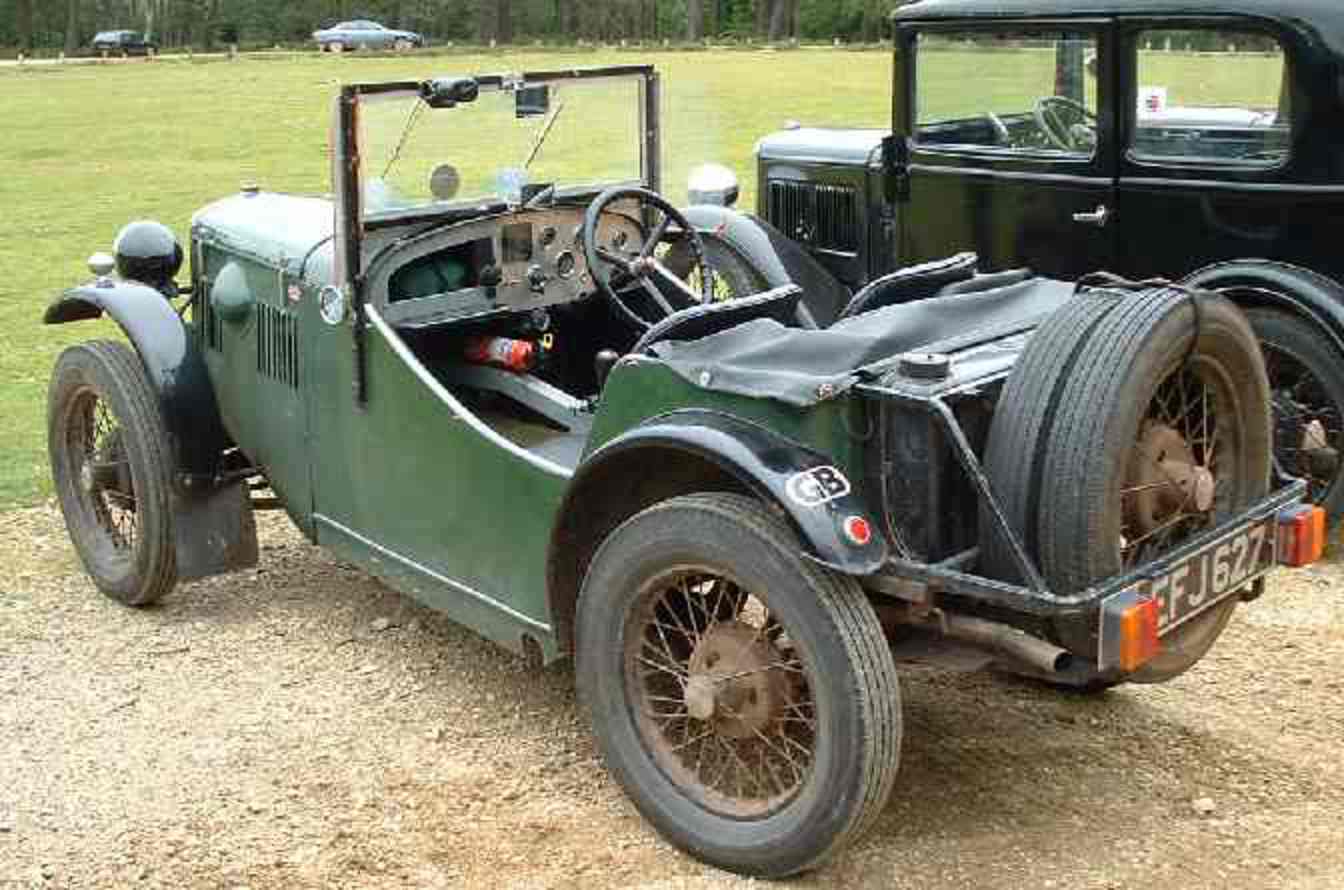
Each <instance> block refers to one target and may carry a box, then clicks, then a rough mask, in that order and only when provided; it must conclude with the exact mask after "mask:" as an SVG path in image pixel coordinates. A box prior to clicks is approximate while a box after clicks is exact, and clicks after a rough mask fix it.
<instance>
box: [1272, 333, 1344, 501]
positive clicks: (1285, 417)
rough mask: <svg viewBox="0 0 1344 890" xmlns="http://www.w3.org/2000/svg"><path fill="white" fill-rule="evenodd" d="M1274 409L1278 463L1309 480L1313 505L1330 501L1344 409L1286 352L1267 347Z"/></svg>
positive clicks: (1343, 436) (1343, 432)
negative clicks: (1327, 498) (1326, 499)
mask: <svg viewBox="0 0 1344 890" xmlns="http://www.w3.org/2000/svg"><path fill="white" fill-rule="evenodd" d="M1261 350H1262V351H1263V352H1264V356H1265V368H1266V371H1267V372H1268V375H1269V383H1270V388H1271V390H1272V392H1273V395H1272V397H1271V399H1272V405H1273V408H1274V457H1275V459H1276V460H1277V461H1278V463H1279V466H1280V467H1281V468H1282V469H1283V471H1284V472H1285V473H1288V474H1290V475H1293V476H1301V477H1302V478H1304V479H1306V480H1307V482H1308V484H1309V485H1310V486H1311V488H1310V496H1311V499H1312V500H1313V501H1315V502H1317V503H1320V502H1322V501H1324V500H1325V498H1326V496H1327V494H1328V493H1329V491H1330V489H1331V488H1332V487H1334V484H1335V481H1336V480H1337V479H1338V477H1339V455H1340V449H1341V448H1344V406H1341V405H1340V404H1339V403H1338V402H1336V401H1335V399H1334V398H1333V397H1332V396H1331V393H1330V391H1329V389H1327V387H1326V386H1325V384H1324V382H1323V381H1321V379H1320V378H1318V377H1317V376H1316V375H1315V374H1313V373H1312V371H1311V369H1310V368H1309V367H1308V366H1307V365H1306V363H1305V362H1303V360H1302V359H1301V358H1299V357H1298V356H1296V355H1294V354H1293V353H1292V352H1291V351H1289V350H1288V349H1287V348H1286V347H1285V346H1282V345H1277V344H1270V343H1262V344H1261Z"/></svg>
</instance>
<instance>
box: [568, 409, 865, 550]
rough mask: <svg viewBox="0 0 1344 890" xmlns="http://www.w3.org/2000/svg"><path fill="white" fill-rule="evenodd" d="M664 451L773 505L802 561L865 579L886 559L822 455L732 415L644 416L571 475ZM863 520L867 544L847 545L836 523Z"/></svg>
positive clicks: (849, 488) (578, 481)
mask: <svg viewBox="0 0 1344 890" xmlns="http://www.w3.org/2000/svg"><path fill="white" fill-rule="evenodd" d="M638 449H647V450H649V451H650V452H653V451H655V450H666V449H671V450H674V451H681V452H684V453H687V454H691V455H694V456H696V457H699V458H701V459H703V460H705V461H708V462H710V463H713V464H715V465H716V466H718V467H719V468H720V469H721V470H723V471H725V472H727V473H728V474H730V475H731V476H733V477H734V478H735V479H737V481H738V482H740V483H741V484H742V485H743V486H744V487H745V488H747V489H749V490H750V491H752V492H754V493H755V494H756V495H757V496H758V497H760V498H761V499H763V500H765V501H766V502H768V503H771V504H773V505H775V506H777V507H778V508H779V509H780V510H782V511H783V513H784V515H785V516H786V517H787V518H788V519H789V521H790V523H791V524H792V525H793V527H794V529H795V530H796V531H797V532H798V534H799V537H800V538H801V539H802V542H803V547H804V555H805V556H807V557H808V558H809V559H812V560H813V561H815V562H817V563H820V564H821V565H824V566H826V567H827V568H830V569H834V570H835V571H837V572H842V573H844V574H846V575H860V576H862V575H871V574H873V573H874V572H876V571H877V570H878V569H879V568H881V566H882V564H883V563H884V562H886V560H887V555H888V551H887V544H886V541H885V539H884V538H883V537H882V536H881V535H880V534H879V533H877V531H876V530H877V529H880V528H882V524H881V523H879V522H878V521H877V517H876V516H874V515H873V514H872V513H871V512H870V511H869V509H868V506H867V504H865V503H864V501H863V499H862V497H860V495H859V493H858V492H857V491H856V490H855V489H854V486H853V483H852V482H850V480H849V479H848V478H847V477H846V476H845V475H844V473H843V472H842V471H841V470H840V469H838V468H836V467H835V466H834V465H833V464H832V462H831V460H830V459H829V458H828V457H826V455H824V454H821V453H820V452H817V451H813V450H812V449H810V448H807V447H805V446H803V445H799V444H798V443H796V442H792V441H790V440H788V439H786V438H784V437H783V436H780V435H777V434H776V433H773V432H771V431H770V430H768V429H766V428H765V427H762V426H758V425H757V424H754V423H751V422H749V421H746V420H742V419H741V418H738V417H733V416H731V415H727V414H720V413H717V412H713V411H704V410H699V409H693V410H685V411H676V412H673V413H670V414H664V415H661V416H659V417H654V418H651V419H649V420H647V421H645V422H644V423H642V424H640V425H639V426H636V427H633V428H632V429H630V430H628V431H627V432H626V433H624V434H623V435H621V436H619V437H617V438H615V439H613V440H611V441H610V442H608V443H606V444H605V445H603V446H602V447H601V448H599V449H598V450H597V451H596V452H594V453H593V454H592V455H591V456H590V457H589V458H588V459H587V460H586V461H584V463H583V465H582V466H581V467H579V470H578V473H577V474H576V476H575V479H574V484H573V486H572V489H573V490H578V491H581V490H583V488H584V485H583V482H584V479H585V478H587V477H589V476H590V475H592V474H597V473H600V472H601V470H602V467H603V466H604V465H605V464H606V463H607V462H608V461H612V460H615V459H616V458H617V457H618V456H624V455H627V454H628V453H629V452H631V451H632V450H638ZM852 516H856V517H859V518H861V519H864V520H866V521H867V522H868V527H869V528H870V529H873V530H874V531H873V534H872V537H871V539H870V540H869V541H868V542H867V543H866V544H863V545H858V544H854V543H852V542H851V541H849V540H848V539H847V538H846V537H845V534H844V531H843V523H844V521H845V520H846V519H847V518H849V517H852Z"/></svg>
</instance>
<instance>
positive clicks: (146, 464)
mask: <svg viewBox="0 0 1344 890" xmlns="http://www.w3.org/2000/svg"><path fill="white" fill-rule="evenodd" d="M47 404H48V410H47V443H48V452H49V455H50V459H51V473H52V481H53V482H54V484H55V488H56V496H57V499H58V500H59V501H60V505H61V512H62V513H63V514H64V515H65V523H66V527H67V529H68V530H69V532H70V540H71V541H72V542H73V543H74V546H75V552H76V553H78V554H79V558H80V561H81V562H83V563H84V568H85V569H86V570H87V571H88V573H89V576H90V577H91V578H92V579H93V582H94V584H95V586H97V587H98V589H99V590H101V591H102V592H103V593H105V594H106V595H108V596H110V597H112V598H113V599H115V600H118V601H119V602H122V603H125V604H127V605H130V606H143V605H147V604H149V603H152V602H155V601H156V600H158V599H159V598H161V597H162V596H163V595H164V594H166V593H168V591H170V590H172V588H173V586H174V585H175V584H176V583H177V560H176V550H175V549H174V541H173V529H172V497H173V495H172V458H171V450H170V446H169V440H168V435H167V433H166V432H165V430H164V427H163V419H162V416H161V415H160V414H159V408H158V402H157V399H156V398H155V395H154V391H153V389H152V387H151V386H150V384H149V381H148V380H147V379H146V377H145V372H144V368H143V366H142V365H141V364H140V360H139V358H138V357H137V356H136V355H135V353H134V352H132V351H131V350H130V349H129V348H128V347H127V346H125V345H124V344H122V343H117V342H113V341H107V340H94V341H91V342H88V343H82V344H80V345H77V346H72V347H70V348H68V349H66V350H65V351H64V352H63V353H61V356H60V358H59V359H57V361H56V367H55V370H54V371H53V373H52V379H51V386H50V388H49V391H48V402H47Z"/></svg>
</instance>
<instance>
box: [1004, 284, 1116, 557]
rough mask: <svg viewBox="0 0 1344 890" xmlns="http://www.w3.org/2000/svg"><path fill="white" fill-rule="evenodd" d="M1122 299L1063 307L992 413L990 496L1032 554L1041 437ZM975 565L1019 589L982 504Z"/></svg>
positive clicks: (1082, 298)
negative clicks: (1097, 331)
mask: <svg viewBox="0 0 1344 890" xmlns="http://www.w3.org/2000/svg"><path fill="white" fill-rule="evenodd" d="M1120 298H1121V295H1119V294H1116V293H1114V292H1111V291H1087V292H1085V293H1082V294H1080V295H1079V296H1077V297H1076V298H1075V299H1073V300H1070V301H1069V302H1068V303H1065V304H1064V305H1063V306H1061V307H1060V308H1059V309H1057V310H1056V311H1055V312H1054V313H1052V314H1051V316H1050V317H1049V318H1048V319H1046V321H1045V323H1044V324H1042V325H1041V326H1040V327H1039V328H1037V329H1036V331H1035V332H1034V333H1033V334H1032V338H1031V342H1030V344H1029V345H1028V348H1027V349H1026V350H1025V351H1024V352H1023V353H1022V355H1021V357H1020V358H1019V359H1018V361H1017V365H1016V366H1015V367H1014V368H1013V373H1012V375H1011V376H1010V377H1009V378H1008V383H1007V384H1006V385H1005V386H1004V390H1003V394H1002V396H1001V397H1000V399H999V401H998V405H997V407H996V408H995V410H994V419H993V421H992V423H991V424H990V432H989V443H988V445H987V446H986V451H985V472H986V474H987V475H988V476H989V478H990V483H991V486H992V489H993V491H994V497H995V498H996V499H997V500H998V502H999V506H1000V507H1001V508H1002V509H1003V512H1004V514H1005V515H1006V517H1007V519H1008V523H1009V525H1010V526H1012V528H1013V529H1014V530H1015V531H1016V532H1017V533H1018V535H1019V536H1020V537H1021V539H1022V543H1023V544H1025V545H1026V548H1027V552H1028V553H1029V554H1033V555H1034V554H1035V552H1036V545H1037V541H1036V523H1035V517H1036V515H1037V513H1038V512H1039V506H1040V499H1039V495H1040V487H1039V486H1038V485H1037V484H1036V480H1037V478H1038V477H1039V476H1040V469H1041V462H1042V461H1043V460H1044V459H1045V444H1044V443H1045V436H1046V434H1047V433H1048V432H1049V429H1050V423H1051V421H1052V420H1053V419H1054V415H1055V407H1056V405H1057V404H1058V402H1059V394H1060V392H1061V391H1062V390H1063V389H1064V384H1065V383H1066V382H1068V380H1069V377H1070V375H1071V374H1072V372H1073V369H1074V366H1075V365H1076V364H1077V362H1078V361H1079V359H1080V358H1081V356H1082V353H1083V347H1084V346H1086V345H1087V343H1088V341H1089V339H1090V338H1091V336H1092V329H1093V328H1095V327H1096V326H1097V324H1098V322H1100V321H1101V319H1102V318H1103V317H1104V316H1105V315H1106V313H1108V312H1110V311H1111V310H1112V309H1114V308H1115V307H1116V305H1118V300H1119V299H1120ZM980 528H981V529H982V530H983V531H982V533H981V535H980V561H981V567H982V568H983V569H985V571H986V574H988V575H990V576H991V577H994V578H1001V579H1003V580H1006V581H1014V582H1018V583H1021V582H1023V581H1024V580H1025V579H1024V578H1023V577H1022V574H1021V572H1020V571H1019V569H1018V566H1017V562H1016V560H1014V559H1013V555H1012V550H1011V548H1010V547H1009V546H1008V543H1007V541H1005V540H1003V536H1002V535H1001V534H1000V533H998V531H996V529H997V524H996V523H995V521H994V516H993V513H992V511H991V510H990V509H989V505H988V504H984V503H982V504H981V505H980Z"/></svg>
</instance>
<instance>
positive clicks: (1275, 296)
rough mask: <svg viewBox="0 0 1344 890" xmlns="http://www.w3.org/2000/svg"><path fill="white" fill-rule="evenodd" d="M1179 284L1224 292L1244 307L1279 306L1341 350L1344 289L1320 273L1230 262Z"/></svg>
mask: <svg viewBox="0 0 1344 890" xmlns="http://www.w3.org/2000/svg"><path fill="white" fill-rule="evenodd" d="M1181 284H1184V285H1186V286H1188V287H1197V288H1204V289H1207V290H1225V291H1227V297H1228V299H1230V300H1232V301H1233V302H1235V303H1237V304H1239V305H1243V306H1282V307H1284V308H1285V309H1288V310H1289V311H1291V312H1295V313H1297V314H1298V315H1301V316H1303V317H1305V318H1307V319H1309V320H1311V321H1314V322H1315V323H1316V324H1317V325H1319V326H1320V328H1321V330H1322V331H1323V332H1324V333H1325V335H1326V336H1327V337H1329V338H1330V341H1331V342H1332V343H1334V344H1335V348H1337V349H1339V350H1341V351H1344V286H1341V285H1340V284H1339V282H1337V281H1335V280H1334V279H1332V278H1327V277H1326V276H1324V275H1321V274H1320V273H1319V272H1313V271H1311V270H1310V269H1304V268H1302V267H1300V266H1293V265H1290V264H1289V263H1280V262H1277V261H1275V260H1233V261H1231V262H1223V263H1215V264H1214V265H1212V266H1206V267H1204V268H1203V269H1199V270H1198V271H1196V272H1193V273H1191V274H1190V275H1188V276H1186V277H1185V278H1183V279H1182V280H1181Z"/></svg>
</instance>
